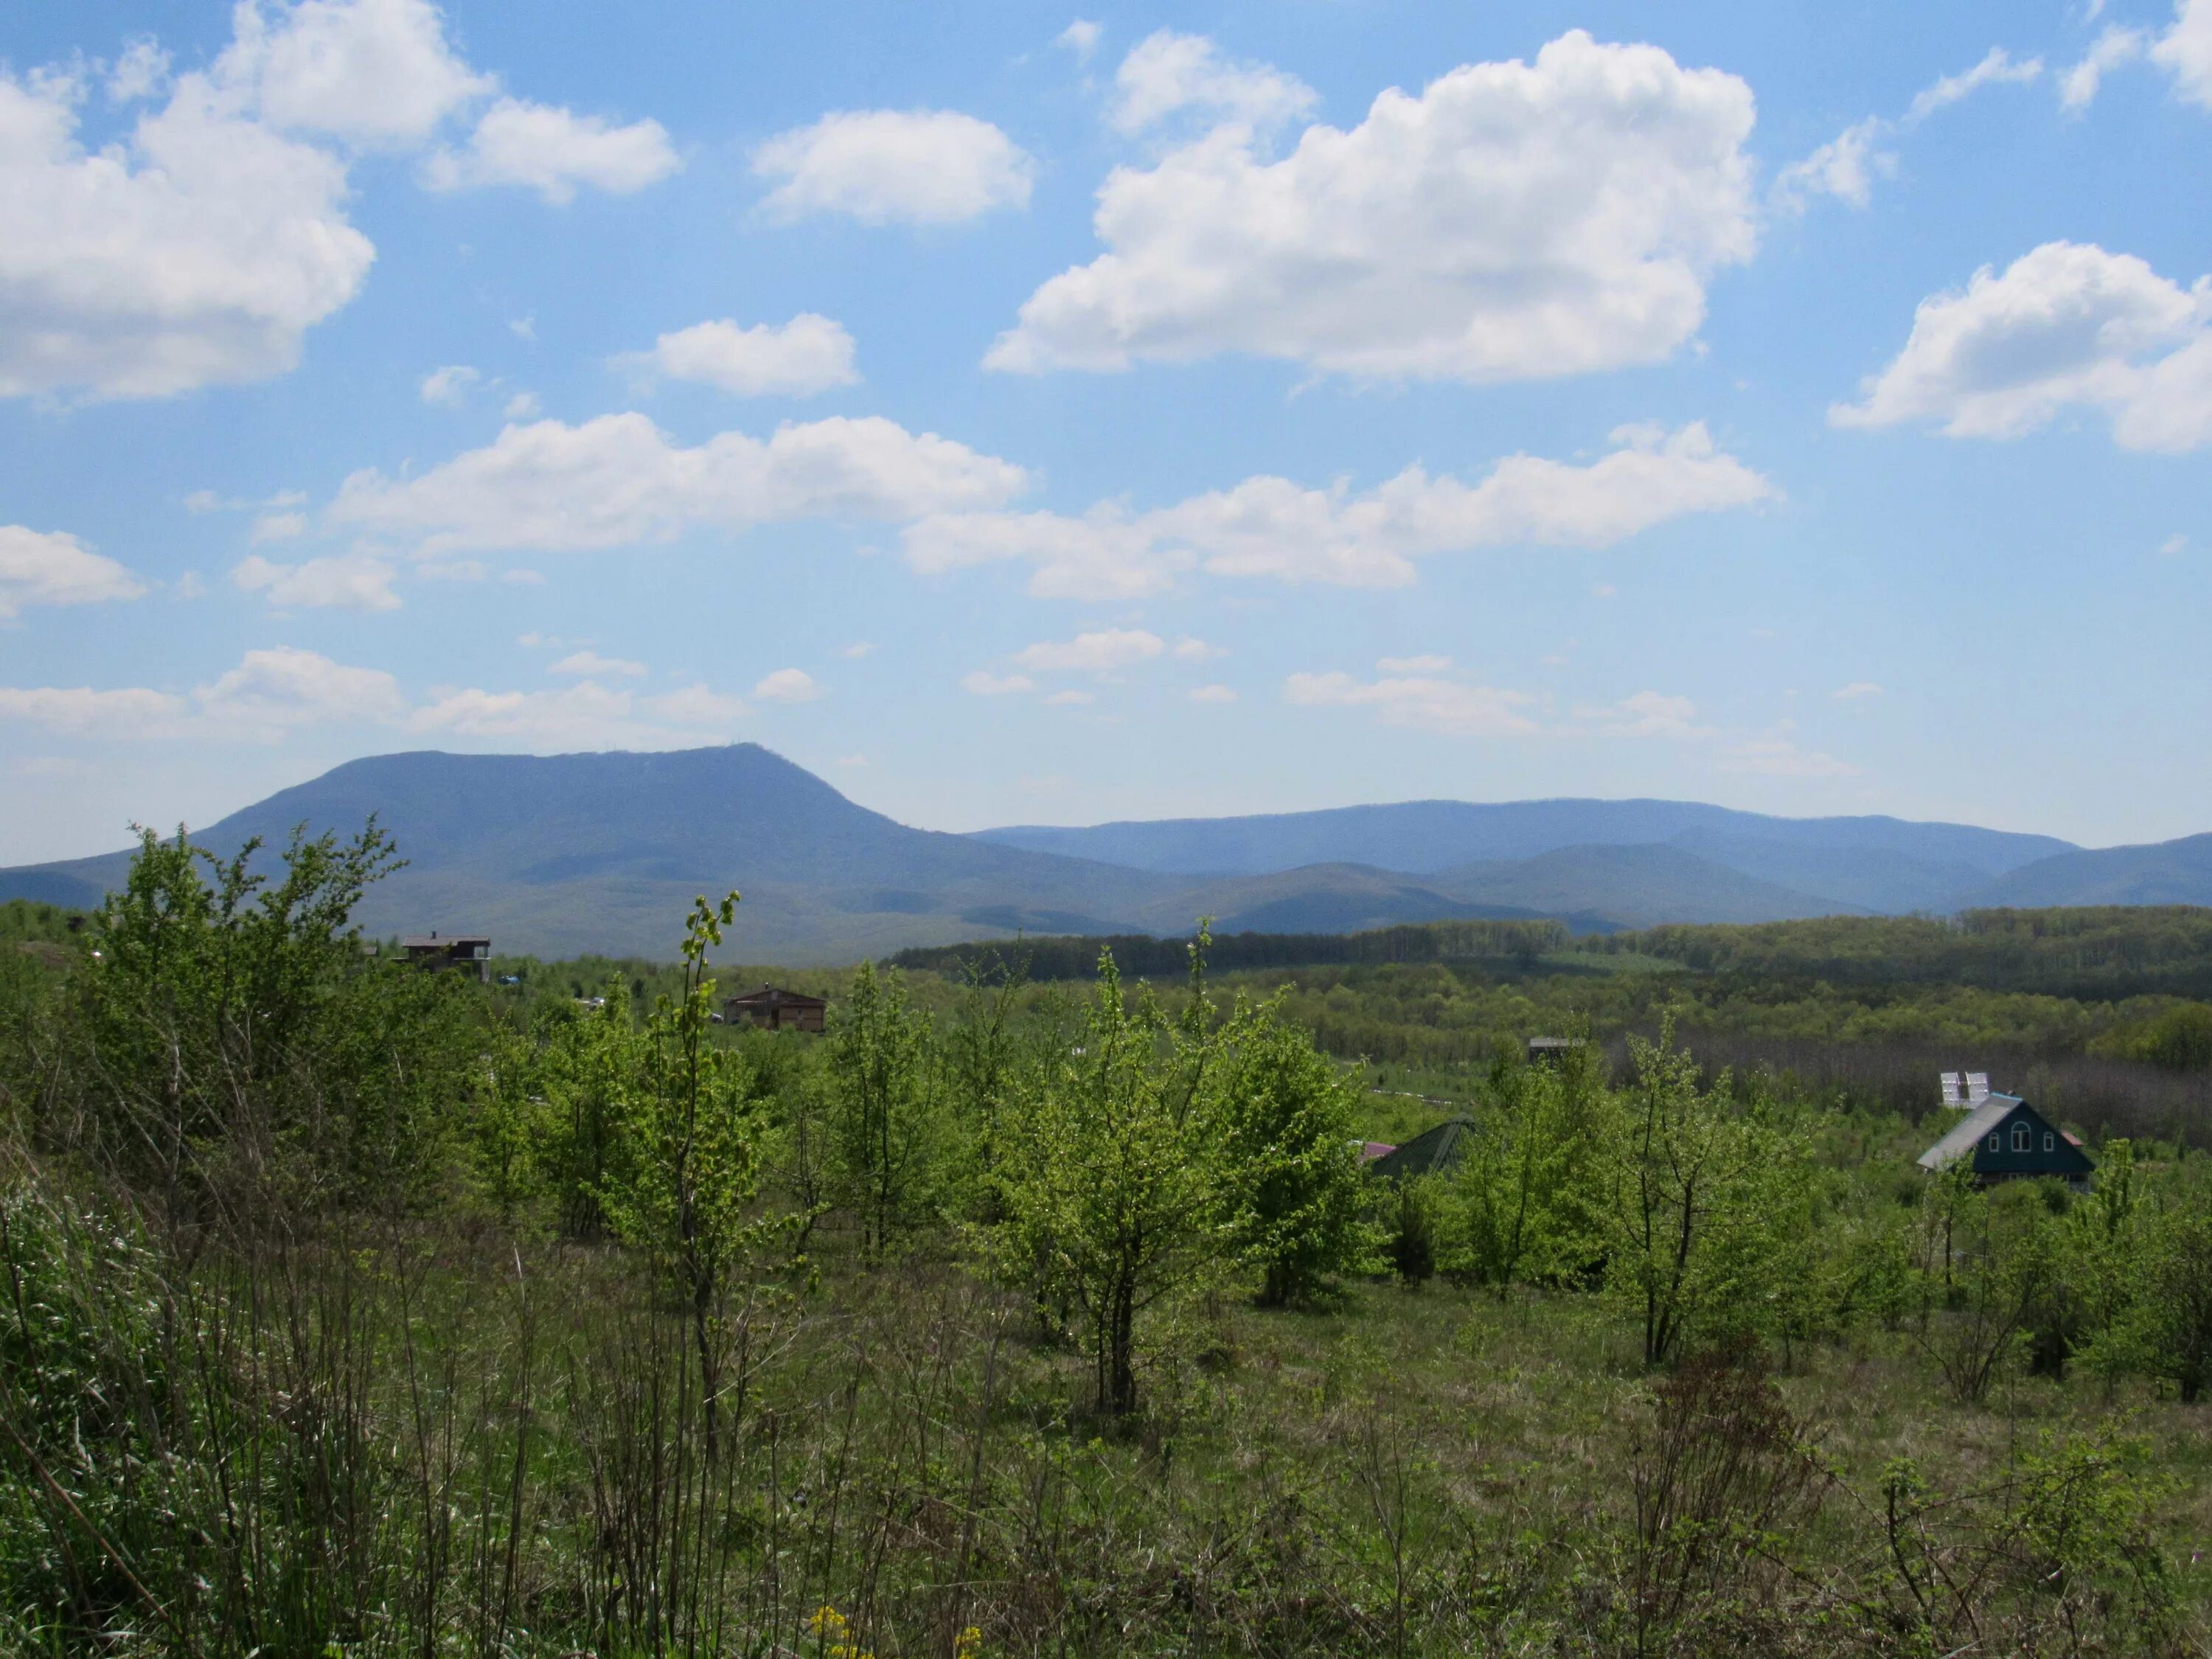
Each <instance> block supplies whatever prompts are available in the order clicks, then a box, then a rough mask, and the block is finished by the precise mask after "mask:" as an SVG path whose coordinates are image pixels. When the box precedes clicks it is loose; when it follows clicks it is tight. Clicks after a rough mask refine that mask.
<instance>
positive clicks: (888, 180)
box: [752, 109, 1036, 225]
mask: <svg viewBox="0 0 2212 1659" xmlns="http://www.w3.org/2000/svg"><path fill="white" fill-rule="evenodd" d="M752 166H753V173H754V174H755V176H756V177H758V178H762V179H776V180H780V181H781V182H780V183H779V184H777V185H776V187H775V189H774V190H773V191H770V192H769V196H768V199H767V201H766V202H765V203H764V204H763V205H764V206H765V208H766V209H767V210H768V212H769V214H770V215H771V216H775V217H777V218H782V219H799V218H805V217H806V216H809V215H811V214H818V213H836V214H844V215H847V216H849V217H852V218H854V219H858V220H859V221H860V222H861V223H863V224H870V225H882V224H890V223H894V222H900V223H907V224H918V225H949V224H957V223H959V222H961V221H963V220H967V219H974V218H977V217H979V216H981V215H983V214H986V213H988V212H990V211H991V210H993V209H994V208H1003V207H1016V208H1018V207H1026V206H1028V205H1029V199H1030V180H1031V177H1032V175H1033V174H1034V173H1035V172H1036V167H1035V164H1034V163H1033V162H1032V161H1030V158H1029V156H1028V155H1026V154H1024V151H1023V150H1022V149H1020V147H1019V146H1018V145H1017V144H1016V143H1014V142H1013V140H1012V139H1011V138H1009V137H1006V134H1005V133H1003V132H1001V131H999V129H998V128H996V127H994V126H993V125H991V124H990V123H989V122H988V121H982V120H978V119H977V118H975V117H974V116H972V115H963V114H960V113H958V112H957V111H953V110H911V111H902V110H887V109H879V110H845V111H840V112H836V113H834V114H829V115H825V116H823V118H821V119H820V120H818V121H817V122H815V123H814V125H811V126H807V127H799V128H797V129H794V130H793V131H789V132H784V133H779V134H778V135H776V137H773V138H771V139H769V141H768V142H767V143H764V144H763V145H762V146H761V147H760V148H759V149H757V150H755V151H754V152H753V158H752Z"/></svg>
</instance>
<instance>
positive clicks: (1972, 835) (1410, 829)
mask: <svg viewBox="0 0 2212 1659" xmlns="http://www.w3.org/2000/svg"><path fill="white" fill-rule="evenodd" d="M974 838H975V839H976V840H979V841H988V842H994V843H995V844H997V845H1000V846H1006V847H1019V848H1027V849H1028V850H1030V851H1032V852H1041V853H1055V854H1060V855H1062V856H1065V857H1071V858H1087V859H1096V860H1101V861H1103V862H1106V863H1110V864H1123V865H1128V866H1132V867H1133V868H1136V869H1140V870H1157V871H1160V872H1165V873H1182V874H1189V875H1242V876H1250V875H1263V874H1267V873H1268V872H1273V871H1279V870H1289V869H1296V868H1299V867H1302V866H1307V865H1313V864H1336V863H1341V864H1364V865H1370V866H1376V867H1377V868H1381V869H1386V870H1399V871H1404V872H1407V873H1409V874H1413V875H1430V874H1434V873H1435V872H1438V871H1442V870H1448V869H1452V868H1455V867H1457V866H1462V865H1467V864H1472V863H1478V862H1490V861H1499V860H1516V859H1527V858H1532V857H1535V856H1537V855H1538V854H1545V853H1551V852H1556V851H1559V849H1561V848H1568V847H1589V846H1604V845H1613V846H1632V845H1650V844H1653V843H1659V842H1667V843H1672V844H1674V845H1677V846H1680V847H1682V848H1685V849H1686V850H1687V851H1689V852H1692V853H1693V854H1699V856H1701V857H1705V858H1707V859H1710V860H1712V861H1714V862H1716V863H1720V864H1724V865H1727V866H1730V867H1732V868H1735V869H1738V870H1741V871H1743V872H1745V873H1747V874H1749V875H1753V876H1755V877H1758V878H1760V879H1763V880H1767V881H1771V882H1773V883H1775V884H1777V885H1779V886H1784V887H1789V888H1791V889H1793V890H1798V891H1802V892H1810V893H1814V894H1817V895H1819V896H1822V897H1825V898H1827V899H1831V900H1832V901H1834V902H1836V904H1837V905H1838V907H1839V908H1869V909H1895V910H1909V909H1917V908H1947V907H1948V901H1949V900H1950V899H1952V898H1954V897H1955V896H1957V895H1959V894H1962V893H1964V892H1966V891H1967V890H1971V889H1972V888H1975V887H1978V886H1980V885H1982V884H1984V883H1987V882H1989V881H1990V880H1993V879H1994V878H1996V877H1998V876H2001V875H2002V874H2004V873H2005V872H2008V871H2011V870H2014V869H2016V868H2018V867H2019V866H2022V865H2025V864H2028V863H2031V862H2033V861H2034V860H2038V859H2042V858H2046V857H2049V856H2051V855H2052V854H2060V853H2066V852H2071V851H2073V850H2075V849H2074V848H2073V847H2072V846H2071V845H2070V843H2069V842H2063V841H2059V840H2057V839H2056V838H2054V837H2052V836H2024V835H2013V834H2008V833H2007V832H2004V831H2002V830H1993V829H1977V828H1975V827H1973V826H1972V825H1969V824H1953V823H1908V822H1906V821H1905V820H1903V819H1899V818H1890V817H1844V818H1778V817H1766V816H1765V815H1764V814H1761V813H1757V812H1739V811H1732V810H1730V809H1729V808H1727V807H1721V806H1708V805H1703V804H1701V803H1699V802H1695V801H1664V800H1618V801H1608V800H1577V799H1559V800H1535V801H1502V802H1472V801H1444V800H1428V801H1405V802H1401V803H1399V804H1397V805H1388V806H1347V807H1338V808H1333V809H1330V810H1328V811H1317V812H1286V813H1277V814H1272V815H1267V816H1261V817H1231V818H1170V819H1162V820H1158V821H1156V822H1149V823H1142V822H1140V823H1102V824H1097V825H1093V826H1091V827H1090V828H1088V829H1054V828H1047V827H1042V826H1036V825H1018V826H1014V827H1012V828H1008V829H984V830H979V831H977V832H976V833H975V837H974Z"/></svg>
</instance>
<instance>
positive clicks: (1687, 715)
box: [1575, 691, 1708, 738]
mask: <svg viewBox="0 0 2212 1659" xmlns="http://www.w3.org/2000/svg"><path fill="white" fill-rule="evenodd" d="M1575 713H1576V714H1577V716H1578V717H1579V718H1581V719H1583V720H1590V721H1593V722H1595V724H1596V726H1597V728H1598V730H1599V731H1601V732H1604V733H1605V734H1606V735H1607V737H1613V738H1695V737H1704V736H1706V735H1708V734H1707V732H1705V728H1704V727H1702V726H1699V725H1698V724H1697V719H1698V705H1697V704H1696V703H1694V702H1691V701H1690V699H1689V698H1687V697H1675V696H1668V695H1667V694H1666V693H1665V692H1663V691H1638V692H1634V693H1632V694H1631V695H1630V696H1626V697H1623V698H1622V699H1621V700H1620V702H1616V703H1608V704H1607V705H1605V706H1603V707H1601V708H1577V710H1576V711H1575Z"/></svg>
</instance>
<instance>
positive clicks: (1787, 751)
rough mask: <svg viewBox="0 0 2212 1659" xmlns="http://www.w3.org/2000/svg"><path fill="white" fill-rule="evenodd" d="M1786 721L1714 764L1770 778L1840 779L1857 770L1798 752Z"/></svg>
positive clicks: (1725, 752) (1829, 758)
mask: <svg viewBox="0 0 2212 1659" xmlns="http://www.w3.org/2000/svg"><path fill="white" fill-rule="evenodd" d="M1792 729H1793V728H1792V727H1791V726H1790V722H1788V721H1787V720H1785V721H1784V722H1783V724H1782V725H1781V726H1780V727H1778V729H1777V730H1776V731H1775V732H1772V733H1771V734H1770V735H1768V736H1766V737H1763V738H1752V739H1751V740H1750V741H1749V742H1747V743H1741V744H1736V745H1735V747H1734V748H1732V749H1725V750H1722V751H1721V753H1720V755H1719V756H1718V757H1717V758H1716V760H1715V762H1714V764H1715V765H1717V766H1718V767H1719V768H1720V769H1721V770H1722V771H1723V772H1753V773H1757V774H1759V775H1761V776H1763V777H1770V778H1844V777H1850V776H1853V775H1856V774H1857V771H1858V768H1857V767H1856V766H1853V765H1851V764H1850V763H1848V762H1846V761H1840V760H1838V759H1837V758H1836V757H1834V756H1833V755H1828V754H1823V753H1821V752H1820V750H1807V749H1800V748H1799V747H1798V746H1797V744H1796V739H1795V738H1792V737H1791V736H1790V732H1791V731H1792Z"/></svg>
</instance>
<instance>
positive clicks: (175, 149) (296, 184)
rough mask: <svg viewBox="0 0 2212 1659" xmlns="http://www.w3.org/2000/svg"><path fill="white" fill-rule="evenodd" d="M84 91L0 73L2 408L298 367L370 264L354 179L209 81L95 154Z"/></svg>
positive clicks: (55, 79)
mask: <svg viewBox="0 0 2212 1659" xmlns="http://www.w3.org/2000/svg"><path fill="white" fill-rule="evenodd" d="M80 92H81V88H79V86H78V84H77V83H76V82H75V81H73V80H70V79H69V78H67V77H63V76H55V75H53V74H51V73H49V74H46V75H43V76H40V75H33V76H31V77H30V78H29V79H27V80H22V79H18V78H16V77H15V76H11V75H9V74H8V73H6V72H5V71H4V70H0V225H5V226H6V227H7V231H6V234H4V235H0V396H12V397H21V396H26V395H30V394H34V393H40V392H58V391H64V390H70V389H82V390H84V391H86V392H91V393H92V394H94V395H95V396H100V397H106V398H159V397H167V396H170V395H172V394H173V393H176V392H185V391H189V390H191V389H192V388H193V387H195V386H208V385H213V384H221V383H224V382H232V381H244V380H265V379H267V378H268V377H269V376H270V375H273V374H282V373H283V372H284V371H285V370H287V369H289V368H291V367H292V366H293V365H294V363H295V362H297V361H298V359H299V355H300V342H301V336H302V335H304V334H305V333H306V331H307V330H308V329H309V328H311V327H312V326H313V325H315V324H317V323H319V322H321V321H322V320H323V319H325V318H326V317H328V316H330V315H331V313H333V312H335V311H337V310H338V309H339V307H342V306H343V305H345V304H346V302H347V301H349V300H351V299H352V298H353V297H354V295H356V293H357V292H359V291H360V288H361V284H362V279H363V278H364V277H365V276H367V275H368V267H369V263H370V261H371V259H372V258H374V249H373V248H372V247H371V246H369V241H368V238H367V237H366V236H363V235H362V234H361V233H360V232H359V231H358V230H356V229H355V228H353V226H352V225H351V224H350V223H349V222H348V221H347V218H346V216H345V199H346V190H347V186H346V170H345V167H344V164H343V162H342V161H339V160H338V159H337V157H335V156H333V155H328V154H326V153H325V152H324V151H323V150H320V149H316V148H315V147H314V146H313V145H311V144H307V143H301V142H299V141H298V140H296V139H294V138H290V137H286V136H284V135H283V134H282V133H279V132H276V131H272V130H271V129H270V128H269V127H266V126H264V125H260V124H258V123H257V122H254V121H252V120H249V119H246V118H244V117H242V116H241V115H240V113H239V112H237V109H236V106H235V100H232V99H230V98H228V97H227V96H226V95H225V94H223V93H222V92H221V91H220V90H219V89H218V88H217V87H216V85H215V84H214V83H213V82H210V80H209V79H208V77H207V76H204V75H187V76H183V77H182V78H181V79H180V80H179V82H177V85H176V87H175V89H174V90H173V93H172V94H171V95H170V97H169V100H168V101H167V104H165V105H164V106H161V108H160V109H158V110H150V111H148V112H144V113H142V114H141V115H140V116H139V117H138V118H137V122H136V124H135V125H134V126H133V127H132V129H131V131H130V133H129V134H128V135H127V136H126V137H123V138H122V139H119V140H118V141H117V142H115V143H112V144H109V145H107V146H106V147H105V148H103V149H100V150H99V151H97V152H89V151H88V150H86V149H85V148H84V147H83V145H82V143H80V142H79V141H78V138H77V113H76V105H77V100H78V98H79V95H80Z"/></svg>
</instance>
